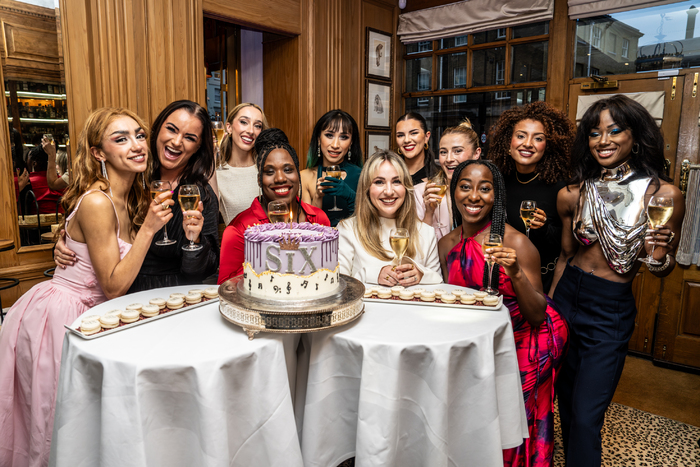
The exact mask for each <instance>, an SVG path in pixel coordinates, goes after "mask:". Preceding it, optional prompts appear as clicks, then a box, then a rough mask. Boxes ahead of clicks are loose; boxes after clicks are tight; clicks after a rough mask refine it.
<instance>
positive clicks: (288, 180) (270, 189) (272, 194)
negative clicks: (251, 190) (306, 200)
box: [261, 148, 299, 209]
mask: <svg viewBox="0 0 700 467" xmlns="http://www.w3.org/2000/svg"><path fill="white" fill-rule="evenodd" d="M261 182H262V187H261V188H262V191H263V194H264V195H265V199H266V200H267V201H284V202H286V203H287V205H288V206H291V205H292V201H293V200H295V199H296V197H297V194H298V193H299V173H298V172H297V168H296V166H295V165H294V160H292V156H290V155H289V153H288V152H287V151H286V150H284V149H280V148H277V149H273V150H272V151H271V152H270V154H269V155H268V156H267V159H265V165H264V166H263V167H262V179H261ZM264 207H265V209H267V206H264Z"/></svg>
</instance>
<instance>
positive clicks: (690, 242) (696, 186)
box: [676, 168, 700, 266]
mask: <svg viewBox="0 0 700 467" xmlns="http://www.w3.org/2000/svg"><path fill="white" fill-rule="evenodd" d="M676 261H677V262H678V264H683V265H685V266H689V265H691V264H697V265H698V266H700V169H697V168H695V169H691V170H690V176H689V177H688V193H687V194H686V197H685V219H684V220H683V230H681V240H680V243H679V244H678V251H677V252H676Z"/></svg>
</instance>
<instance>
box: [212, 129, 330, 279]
mask: <svg viewBox="0 0 700 467" xmlns="http://www.w3.org/2000/svg"><path fill="white" fill-rule="evenodd" d="M255 152H256V154H257V155H258V157H257V160H256V164H257V166H258V185H259V187H260V190H261V195H260V196H259V197H256V198H254V199H253V203H252V204H251V205H250V207H249V208H248V209H246V210H245V211H243V212H241V213H240V214H238V215H237V216H236V217H235V219H233V220H232V221H231V223H230V224H229V225H228V227H226V229H225V230H224V235H223V238H222V239H221V265H220V267H219V281H218V283H219V284H221V283H222V282H224V281H226V280H228V279H231V278H232V277H235V276H238V275H239V274H242V273H243V260H244V259H245V254H244V237H243V234H244V233H245V229H247V228H248V227H250V226H251V225H255V224H268V223H270V222H271V220H273V221H275V220H284V221H285V222H311V223H316V224H321V225H326V226H330V221H329V220H328V217H327V216H326V214H325V213H324V212H323V210H322V209H320V208H317V207H315V206H311V205H310V204H307V203H305V202H304V201H302V200H301V199H300V198H299V192H300V179H301V177H300V175H299V159H298V158H297V153H296V151H295V150H294V148H293V147H292V146H291V145H290V144H289V140H288V139H287V135H285V134H284V132H283V131H282V130H280V129H278V128H268V129H267V130H263V131H262V132H261V133H260V135H259V136H258V138H257V139H256V140H255Z"/></svg>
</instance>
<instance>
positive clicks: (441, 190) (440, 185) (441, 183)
mask: <svg viewBox="0 0 700 467" xmlns="http://www.w3.org/2000/svg"><path fill="white" fill-rule="evenodd" d="M432 182H433V183H434V184H435V186H434V187H433V188H437V189H438V192H437V193H435V194H436V195H438V196H439V197H440V200H439V201H438V223H437V224H436V225H435V227H437V228H438V229H441V228H443V227H446V226H445V224H443V223H442V222H440V205H441V204H442V200H443V199H445V194H446V193H447V185H446V184H445V180H443V178H442V177H441V176H437V177H435V178H434V179H433V181H432Z"/></svg>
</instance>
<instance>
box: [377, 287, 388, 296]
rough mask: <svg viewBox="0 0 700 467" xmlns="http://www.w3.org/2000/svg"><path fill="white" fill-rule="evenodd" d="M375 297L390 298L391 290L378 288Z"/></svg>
mask: <svg viewBox="0 0 700 467" xmlns="http://www.w3.org/2000/svg"><path fill="white" fill-rule="evenodd" d="M377 297H379V298H391V289H389V288H387V287H380V288H379V290H377Z"/></svg>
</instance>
